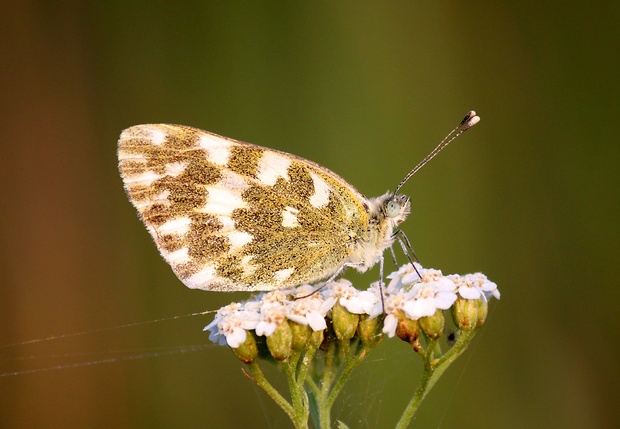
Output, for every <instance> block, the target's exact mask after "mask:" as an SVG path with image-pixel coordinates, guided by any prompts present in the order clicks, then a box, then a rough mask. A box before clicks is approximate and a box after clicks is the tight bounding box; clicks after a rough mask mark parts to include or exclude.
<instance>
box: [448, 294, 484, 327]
mask: <svg viewBox="0 0 620 429" xmlns="http://www.w3.org/2000/svg"><path fill="white" fill-rule="evenodd" d="M479 301H480V300H479V299H463V298H459V299H457V300H456V301H455V302H454V304H453V305H452V318H453V319H454V323H455V324H456V326H458V327H459V328H461V329H472V328H475V327H476V326H478V313H479V309H480V304H479ZM484 318H486V315H485V316H484V317H483V320H482V322H483V323H484Z"/></svg>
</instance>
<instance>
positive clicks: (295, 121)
mask: <svg viewBox="0 0 620 429" xmlns="http://www.w3.org/2000/svg"><path fill="white" fill-rule="evenodd" d="M605 3H607V4H605ZM619 25H620V11H619V7H618V5H617V4H616V3H614V2H598V3H589V2H561V1H550V2H541V1H536V2H534V1H517V2H515V1H497V2H463V1H445V2H444V1H441V2H439V1H438V2H422V1H417V2H413V1H408V2H405V1H389V2H387V1H386V2H352V1H347V2H340V1H334V2H325V1H318V2H316V1H313V2H252V1H247V2H198V1H193V2H147V1H130V2H129V1H128V2H125V1H122V2H121V1H106V2H103V1H102V2H77V1H75V2H48V1H20V0H7V1H3V2H2V4H1V5H0V109H1V110H0V123H1V124H2V126H1V128H0V144H1V152H0V190H1V192H2V194H1V195H0V345H10V344H13V343H17V342H22V341H26V340H31V339H37V338H44V337H48V336H51V335H58V334H66V333H72V332H81V331H90V330H95V329H99V328H104V327H111V326H117V325H122V324H125V323H131V322H140V321H148V320H153V319H158V318H164V317H169V316H175V315H183V314H188V313H192V312H195V311H201V310H206V309H214V308H218V307H220V306H221V305H223V304H226V303H228V302H230V301H231V300H234V299H242V298H244V297H245V295H244V294H239V295H230V294H217V293H208V292H203V291H194V290H189V289H187V288H185V287H184V286H183V285H182V284H181V283H180V282H179V281H178V280H177V279H176V278H175V277H174V276H173V274H172V272H171V270H170V269H169V267H168V266H167V265H166V264H165V263H164V262H163V261H162V260H161V259H160V257H159V256H158V254H157V252H156V250H155V247H154V246H153V244H152V242H151V239H150V237H149V236H148V234H147V233H146V232H145V230H144V228H143V227H142V225H141V224H140V222H139V221H138V219H137V217H136V214H135V211H134V209H133V207H131V205H130V204H129V203H128V202H127V200H126V197H125V195H124V192H123V189H122V185H121V181H120V179H119V177H118V173H117V167H116V155H115V150H116V140H117V137H118V135H119V133H120V131H121V130H122V129H124V128H126V127H128V126H131V125H135V124H139V123H145V122H168V123H181V124H186V125H192V126H196V127H199V128H203V129H207V130H210V131H213V132H216V133H219V134H223V135H227V136H230V137H234V138H237V139H240V140H245V141H250V142H253V143H256V144H260V145H264V146H270V147H273V148H277V149H280V150H284V151H289V152H293V153H295V154H297V155H300V156H303V157H306V158H309V159H312V160H314V161H316V162H318V163H320V164H322V165H325V166H327V167H329V168H331V169H332V170H334V171H336V172H338V173H339V174H340V175H342V176H343V177H344V178H346V179H347V180H349V181H350V182H351V183H353V184H355V186H356V187H358V189H359V190H360V191H361V192H363V193H364V194H366V195H369V196H374V195H378V194H380V193H383V192H385V191H386V190H387V189H393V188H394V186H395V185H396V184H397V183H398V181H399V180H400V179H401V178H402V176H403V175H404V174H405V173H406V172H407V171H408V170H409V169H410V168H411V167H412V166H413V165H414V164H415V163H417V162H418V161H419V160H420V159H421V158H422V157H423V156H424V155H425V154H426V153H427V152H428V151H429V150H430V149H432V148H433V147H434V145H435V144H436V143H437V142H438V141H439V140H440V139H441V138H442V137H443V136H444V135H445V134H446V133H447V132H448V131H449V130H450V129H452V127H453V126H454V125H456V123H457V122H458V121H459V120H460V119H461V117H462V116H463V115H464V114H465V112H466V111H467V110H469V109H476V110H477V111H478V113H479V114H480V116H481V117H482V122H481V123H480V125H478V126H477V127H476V128H474V129H473V130H472V131H470V132H469V133H467V134H466V135H465V136H463V137H462V138H461V139H460V140H459V141H457V142H456V143H455V144H454V145H453V147H450V148H449V149H448V150H447V151H446V152H445V153H442V154H441V156H440V157H439V158H437V159H436V160H434V161H433V162H432V163H431V164H430V165H428V166H427V167H426V168H425V169H423V170H422V171H421V172H420V173H418V174H417V175H416V176H415V177H414V178H413V180H412V181H411V182H410V183H409V184H408V185H407V186H406V188H405V189H404V191H405V192H406V193H408V194H409V195H411V197H412V206H413V211H412V214H411V216H410V218H409V219H408V221H407V222H406V224H405V225H404V230H405V231H406V233H407V234H408V236H409V238H410V239H411V241H412V242H413V244H414V247H415V249H416V252H417V253H418V256H419V257H420V258H421V260H422V262H423V263H424V264H425V265H427V266H431V267H436V268H441V269H443V270H444V272H445V273H452V272H457V273H467V272H472V271H483V272H484V273H486V274H487V275H488V276H489V277H490V278H491V279H493V280H494V281H496V282H497V284H498V285H499V287H500V289H501V292H502V299H501V301H499V302H494V303H493V305H492V306H491V312H490V316H489V319H488V322H487V325H486V326H485V327H484V329H483V330H482V332H481V333H480V335H479V336H478V337H476V339H475V342H474V345H473V346H472V347H471V348H470V350H468V352H467V353H466V354H465V355H464V357H463V358H462V359H461V360H460V361H458V363H457V364H455V365H454V366H453V367H451V368H450V369H449V371H448V372H447V373H446V374H445V376H444V377H443V378H442V379H441V380H440V382H439V383H438V385H437V386H436V388H435V389H434V390H433V391H432V392H431V394H430V396H429V397H428V399H427V400H426V401H425V403H424V404H423V406H422V409H421V411H420V415H419V417H418V418H417V420H416V421H415V424H416V425H417V426H416V427H419V428H427V427H432V428H465V429H466V428H503V429H507V428H508V429H511V428H532V427H533V428H611V427H618V420H619V418H618V407H619V406H620V401H619V394H618V386H619V383H620V376H619V374H620V370H619V369H618V363H619V354H618V349H619V346H618V341H619V340H620V338H619V335H618V330H619V328H618V322H619V318H618V312H619V305H620V299H619V298H620V293H619V292H618V289H619V288H618V286H619V281H618V278H619V276H618V256H619V251H620V246H619V234H618V232H619V231H618V230H619V228H618V212H619V210H618V208H619V200H618V186H619V185H620V181H619V174H618V166H619V161H620V156H619V154H620V149H619V144H618V143H619V138H618V132H619V131H618V123H619V119H618V118H620V108H619V107H620V84H619V80H618V72H619V70H618V67H617V62H618V53H619V52H620V43H618V41H619V33H618V27H619ZM355 278H356V282H357V283H356V284H358V285H360V286H362V285H363V284H364V283H369V282H371V281H374V280H375V279H376V278H377V272H376V271H372V272H371V273H370V274H369V275H368V276H365V277H363V278H362V279H361V280H360V278H359V277H355ZM209 321H210V318H209V317H202V318H194V319H185V320H181V321H172V322H171V321H169V322H161V323H157V324H152V325H148V326H145V327H135V328H127V329H121V330H117V331H112V332H101V333H95V334H91V335H86V336H81V337H78V338H66V339H62V340H57V341H55V342H53V344H48V343H45V344H32V345H21V346H4V347H2V348H0V363H1V365H2V366H1V370H2V372H10V371H16V370H29V369H34V368H39V367H46V366H53V365H60V364H64V363H67V362H88V361H91V360H96V359H98V358H101V357H106V356H108V355H103V353H106V352H109V351H114V350H121V351H122V353H121V354H120V355H121V356H132V355H135V354H140V353H141V352H140V350H143V349H151V348H157V347H161V348H165V349H167V348H170V347H174V346H177V345H192V344H205V343H208V340H207V335H206V334H204V333H202V332H201V329H202V327H203V326H204V325H205V324H206V323H208V322H209ZM99 353H101V355H100V354H99ZM64 354H68V355H70V356H69V357H68V358H54V357H53V355H64ZM82 354H84V355H82ZM38 355H43V356H47V358H46V359H28V358H29V357H31V356H38ZM15 358H19V359H15ZM241 368H242V364H241V363H240V362H238V361H236V360H235V358H234V357H233V355H232V354H231V353H230V352H229V351H228V350H227V349H225V348H219V347H210V348H207V349H205V350H203V351H199V352H191V353H183V354H173V355H170V356H168V355H166V356H160V357H154V358H142V359H136V360H128V361H123V362H120V363H112V364H105V365H93V366H86V367H81V368H72V369H64V370H57V371H46V372H40V373H34V374H24V375H19V376H11V377H4V378H0V427H2V428H32V427H37V428H241V427H252V428H279V427H289V423H288V422H287V420H286V418H285V417H284V415H283V414H282V413H281V412H280V411H279V410H278V409H276V408H275V407H274V406H273V405H272V404H271V402H270V400H268V399H267V398H266V396H265V395H264V394H263V393H262V392H260V391H259V390H258V389H257V388H255V387H253V383H252V382H251V381H250V380H248V379H246V378H245V377H244V376H243V374H242V372H241ZM419 369H420V363H419V359H418V358H417V357H416V356H415V355H414V354H413V352H411V351H410V350H409V349H408V347H407V346H406V345H405V344H404V343H400V342H398V341H395V340H392V341H386V342H384V344H382V345H381V347H379V349H378V350H376V351H375V352H373V354H371V356H370V357H369V359H368V361H367V362H365V363H364V364H363V365H362V367H361V368H360V369H359V370H358V371H357V372H356V374H355V376H354V378H353V380H352V382H351V384H350V385H349V386H348V387H347V388H345V391H344V393H343V396H342V399H343V400H342V401H341V402H340V403H339V405H338V406H337V407H336V417H337V418H340V419H343V420H345V421H346V422H347V423H348V424H349V425H350V427H352V428H384V427H386V428H387V427H391V426H393V424H394V422H395V420H396V418H397V416H398V415H399V412H400V410H401V409H402V408H403V407H404V405H405V403H406V401H407V400H408V398H409V397H410V395H411V393H412V391H413V389H414V383H415V381H416V377H417V375H418V374H419Z"/></svg>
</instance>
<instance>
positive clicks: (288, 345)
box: [267, 322, 293, 361]
mask: <svg viewBox="0 0 620 429" xmlns="http://www.w3.org/2000/svg"><path fill="white" fill-rule="evenodd" d="M292 345H293V332H292V330H291V327H290V326H289V324H288V323H286V322H284V323H280V324H279V325H278V326H277V327H276V330H275V331H273V334H271V335H270V336H268V337H267V348H268V349H269V353H271V356H273V358H274V359H275V360H277V361H283V360H285V359H287V358H288V357H289V356H290V355H291V353H292V352H293V348H292Z"/></svg>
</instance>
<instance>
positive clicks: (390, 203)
mask: <svg viewBox="0 0 620 429" xmlns="http://www.w3.org/2000/svg"><path fill="white" fill-rule="evenodd" d="M383 213H384V215H385V217H386V218H387V219H389V220H391V221H392V224H393V225H394V226H397V225H400V224H401V223H403V221H404V220H405V219H406V218H407V216H408V215H409V213H411V202H410V200H409V197H408V196H407V195H389V197H388V198H387V199H386V200H385V202H384V203H383Z"/></svg>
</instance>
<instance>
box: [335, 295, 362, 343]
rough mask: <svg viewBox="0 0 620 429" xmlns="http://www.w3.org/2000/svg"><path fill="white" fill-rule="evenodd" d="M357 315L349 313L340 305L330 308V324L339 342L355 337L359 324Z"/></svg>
mask: <svg viewBox="0 0 620 429" xmlns="http://www.w3.org/2000/svg"><path fill="white" fill-rule="evenodd" d="M359 318H360V317H359V315H358V314H353V313H350V312H349V310H347V309H346V308H344V307H343V306H342V305H340V303H336V305H334V306H333V307H332V324H333V326H334V333H335V334H336V337H338V339H339V340H341V341H342V340H350V339H351V338H353V335H355V332H356V330H357V325H358V322H359Z"/></svg>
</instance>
